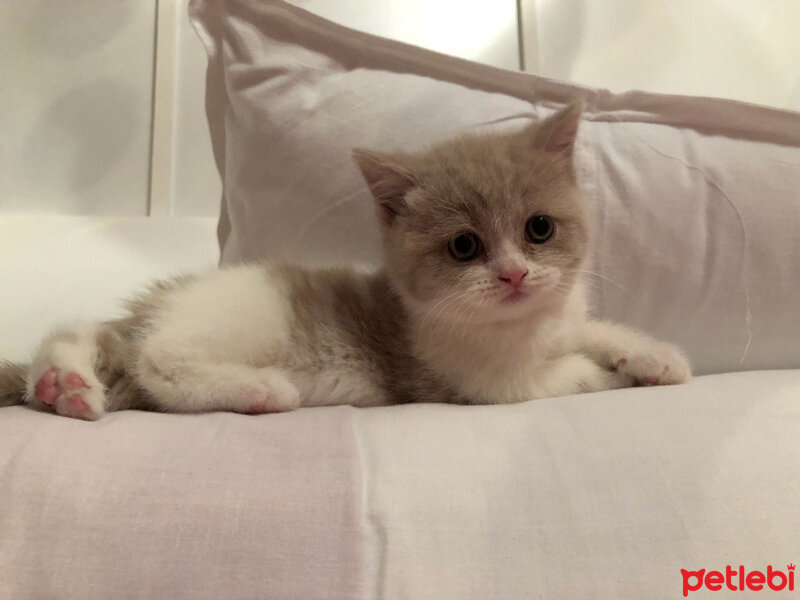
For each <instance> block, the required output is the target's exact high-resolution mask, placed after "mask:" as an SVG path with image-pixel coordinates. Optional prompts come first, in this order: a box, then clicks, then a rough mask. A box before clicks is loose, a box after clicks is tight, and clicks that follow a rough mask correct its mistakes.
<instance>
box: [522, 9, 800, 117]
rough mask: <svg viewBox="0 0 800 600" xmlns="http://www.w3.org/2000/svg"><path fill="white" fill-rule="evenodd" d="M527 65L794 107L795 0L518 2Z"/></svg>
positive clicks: (797, 88) (579, 78)
mask: <svg viewBox="0 0 800 600" xmlns="http://www.w3.org/2000/svg"><path fill="white" fill-rule="evenodd" d="M521 5H522V11H521V12H522V20H523V32H524V46H525V57H526V68H527V70H529V71H532V72H535V73H538V74H540V75H544V76H545V77H553V78H556V79H562V80H567V81H574V82H577V83H583V84H587V85H591V86H596V87H601V88H608V89H610V90H612V91H615V92H620V91H626V90H630V89H640V90H647V91H651V92H663V93H675V94H689V95H699V96H719V97H724V98H733V99H736V100H743V101H746V102H755V103H758V104H766V105H771V106H777V107H781V108H793V109H794V110H800V68H798V57H800V34H798V32H800V2H798V0H647V1H643V0H521Z"/></svg>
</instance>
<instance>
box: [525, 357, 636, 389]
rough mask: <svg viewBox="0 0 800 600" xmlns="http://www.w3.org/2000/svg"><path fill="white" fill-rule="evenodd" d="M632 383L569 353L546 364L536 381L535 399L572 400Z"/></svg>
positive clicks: (590, 360) (585, 358)
mask: <svg viewBox="0 0 800 600" xmlns="http://www.w3.org/2000/svg"><path fill="white" fill-rule="evenodd" d="M633 383H634V382H633V379H632V378H630V377H628V376H627V375H624V374H622V373H617V372H614V371H610V370H608V369H605V368H603V367H601V366H600V365H598V364H597V363H596V362H595V361H593V360H592V359H591V358H589V357H588V356H585V355H583V354H580V353H572V354H567V355H565V356H562V357H561V358H558V359H556V360H553V361H551V362H550V363H548V365H547V368H546V369H545V370H544V371H543V375H541V376H539V377H537V380H536V390H535V397H536V398H552V397H556V396H571V395H573V394H580V393H583V392H601V391H604V390H616V389H619V388H625V387H631V385H633Z"/></svg>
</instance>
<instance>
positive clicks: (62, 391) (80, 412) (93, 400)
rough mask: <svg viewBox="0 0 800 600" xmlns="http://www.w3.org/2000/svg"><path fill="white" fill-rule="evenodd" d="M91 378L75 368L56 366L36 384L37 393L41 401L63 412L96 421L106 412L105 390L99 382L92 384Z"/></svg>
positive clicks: (66, 414)
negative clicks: (89, 381)
mask: <svg viewBox="0 0 800 600" xmlns="http://www.w3.org/2000/svg"><path fill="white" fill-rule="evenodd" d="M86 380H87V378H85V377H83V376H82V375H80V374H79V373H76V372H75V371H61V370H59V369H57V368H55V367H51V368H49V369H48V370H47V371H45V372H44V373H43V374H42V376H41V377H39V379H38V380H37V382H36V385H35V386H34V396H35V398H36V400H38V401H39V402H40V403H42V404H45V405H48V406H51V407H53V409H54V410H55V411H56V412H57V413H58V414H60V415H63V416H65V417H72V418H73V419H83V420H85V421H94V420H96V419H99V418H100V417H101V416H103V413H104V412H105V411H104V409H103V402H104V398H105V394H104V392H103V389H102V387H101V386H100V384H99V382H94V385H90V384H88V383H87V382H86Z"/></svg>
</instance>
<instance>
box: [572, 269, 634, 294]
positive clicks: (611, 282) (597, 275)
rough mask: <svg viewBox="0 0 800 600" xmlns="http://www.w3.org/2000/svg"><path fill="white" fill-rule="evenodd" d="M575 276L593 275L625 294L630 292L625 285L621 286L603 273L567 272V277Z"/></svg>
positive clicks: (582, 270)
mask: <svg viewBox="0 0 800 600" xmlns="http://www.w3.org/2000/svg"><path fill="white" fill-rule="evenodd" d="M575 274H582V275H593V276H594V277H597V278H598V279H602V280H603V281H606V282H608V283H610V284H611V285H613V286H615V287H617V288H618V289H620V290H621V291H623V292H627V291H628V289H627V288H626V287H625V286H624V285H621V284H620V283H619V282H617V281H614V280H613V279H611V278H610V277H607V276H606V275H603V274H602V273H598V272H597V271H590V270H588V269H574V270H572V271H567V272H566V275H575Z"/></svg>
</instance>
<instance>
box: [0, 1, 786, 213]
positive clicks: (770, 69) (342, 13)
mask: <svg viewBox="0 0 800 600" xmlns="http://www.w3.org/2000/svg"><path fill="white" fill-rule="evenodd" d="M294 3H295V4H297V5H299V6H301V7H303V8H306V9H308V10H311V11H313V12H317V13H318V14H321V15H322V16H325V17H327V18H331V19H333V20H336V21H338V22H340V23H343V24H345V25H349V26H353V27H357V28H361V29H365V30H367V31H370V32H372V33H376V34H380V35H386V36H389V37H394V38H397V39H401V40H403V41H407V42H410V43H414V44H418V45H422V46H425V47H429V48H433V49H435V50H439V51H442V52H447V53H450V54H455V55H458V56H462V57H465V58H470V59H474V60H479V61H482V62H487V63H489V64H493V65H496V66H500V67H504V68H511V69H514V68H518V67H519V65H520V55H522V56H523V58H524V62H525V66H526V68H527V69H528V70H530V71H532V72H536V73H539V74H542V75H544V76H547V77H553V78H557V79H564V80H571V81H575V82H578V83H584V84H588V85H593V86H598V87H605V88H609V89H611V90H613V91H624V90H627V89H636V88H638V89H645V90H648V91H656V92H671V93H684V94H699V95H712V96H722V97H730V98H736V99H740V100H744V101H748V102H757V103H762V104H770V105H774V106H779V107H786V108H794V109H800V69H798V66H797V57H798V56H800V36H798V35H797V32H798V31H800V10H798V4H797V0H737V1H736V2H732V1H729V0H650V1H648V2H642V1H640V0H520V4H519V9H520V10H519V14H520V16H521V23H518V10H517V9H518V7H517V2H516V0H492V1H491V2H489V1H486V0H471V1H464V0H337V1H336V2H331V1H330V0H295V2H294ZM157 22H158V24H159V27H158V34H157V33H156V23H157ZM518 25H521V31H522V34H523V35H522V40H523V44H522V48H520V46H519V44H518V41H519V36H518ZM156 51H157V52H156ZM204 71H205V56H204V52H203V49H202V47H201V45H200V42H199V40H198V39H197V37H196V36H195V35H194V32H193V31H192V30H191V28H190V26H189V24H188V19H187V17H186V5H185V2H183V1H180V0H159V1H158V2H145V1H142V2H134V1H133V0H69V2H66V1H64V0H26V1H25V2H22V1H12V0H7V1H5V2H0V98H2V110H0V132H2V135H1V136H0V213H6V214H8V213H11V214H30V213H45V212H46V213H53V214H73V215H141V216H144V215H148V214H150V215H158V216H214V215H216V214H217V211H218V207H219V197H220V183H219V178H218V176H217V173H216V169H215V167H214V163H213V159H212V157H211V150H210V144H209V141H208V133H207V127H206V124H205V115H204V109H203V101H204V97H203V88H204V83H205V82H204ZM154 81H155V82H156V83H157V85H156V87H155V88H154ZM151 156H152V164H151Z"/></svg>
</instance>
